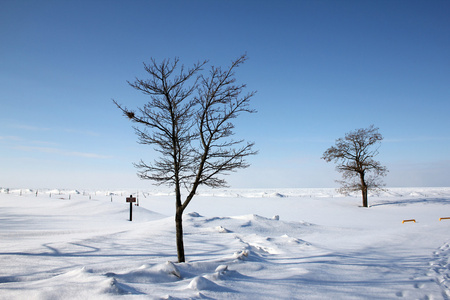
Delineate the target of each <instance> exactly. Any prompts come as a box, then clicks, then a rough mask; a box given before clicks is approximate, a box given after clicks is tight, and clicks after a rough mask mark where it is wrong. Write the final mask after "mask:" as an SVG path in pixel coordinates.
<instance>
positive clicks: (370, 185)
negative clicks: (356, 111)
mask: <svg viewBox="0 0 450 300" xmlns="http://www.w3.org/2000/svg"><path fill="white" fill-rule="evenodd" d="M381 140H383V137H382V136H381V134H380V133H378V128H375V127H374V126H373V125H371V126H369V128H361V129H357V130H355V131H351V132H349V133H347V134H345V137H344V138H339V139H337V140H336V145H335V146H332V147H330V148H328V149H327V150H326V151H325V152H324V153H323V156H322V159H324V160H325V161H327V162H330V161H334V162H335V163H336V164H337V166H336V169H337V171H338V172H340V173H342V179H343V180H342V181H337V182H339V183H341V188H340V189H339V191H340V192H341V193H346V192H350V191H361V192H362V199H363V207H368V201H367V193H368V191H369V190H376V189H380V188H381V187H382V186H384V185H383V183H382V182H381V180H380V177H382V176H385V175H386V173H387V172H388V170H387V168H386V167H385V166H382V165H381V164H380V162H378V161H375V160H374V159H373V158H374V157H375V156H376V155H378V149H379V146H377V147H376V148H374V149H373V146H376V145H378V144H379V143H380V141H381Z"/></svg>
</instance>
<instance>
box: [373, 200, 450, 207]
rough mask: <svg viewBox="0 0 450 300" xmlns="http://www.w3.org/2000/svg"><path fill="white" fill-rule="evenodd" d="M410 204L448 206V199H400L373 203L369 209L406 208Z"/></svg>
mask: <svg viewBox="0 0 450 300" xmlns="http://www.w3.org/2000/svg"><path fill="white" fill-rule="evenodd" d="M411 204H441V205H450V199H448V198H418V199H411V198H409V199H400V200H395V201H387V202H381V203H375V204H372V205H370V206H371V207H375V206H387V205H392V206H406V205H411Z"/></svg>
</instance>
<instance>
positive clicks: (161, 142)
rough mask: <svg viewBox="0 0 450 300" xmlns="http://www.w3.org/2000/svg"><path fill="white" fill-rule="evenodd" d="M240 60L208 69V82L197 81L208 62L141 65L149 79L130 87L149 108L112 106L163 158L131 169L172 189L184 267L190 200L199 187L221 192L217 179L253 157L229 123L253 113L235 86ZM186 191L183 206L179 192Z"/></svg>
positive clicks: (202, 78)
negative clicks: (188, 65) (185, 219)
mask: <svg viewBox="0 0 450 300" xmlns="http://www.w3.org/2000/svg"><path fill="white" fill-rule="evenodd" d="M246 59H247V57H246V56H245V55H242V56H241V57H239V58H238V59H237V60H235V61H233V62H232V64H231V66H230V67H229V68H228V69H225V70H222V69H221V68H220V67H211V69H210V71H209V76H206V75H201V74H200V72H201V71H202V68H203V66H204V65H205V64H206V61H204V62H202V63H197V64H194V65H193V67H191V68H188V69H185V68H184V66H179V59H178V58H175V59H174V60H173V62H171V61H170V60H163V61H162V62H161V63H159V64H158V63H157V62H156V61H155V60H153V59H152V60H151V63H150V64H144V69H145V71H146V72H147V73H148V75H149V79H146V80H142V79H138V78H136V79H135V81H134V82H128V83H129V85H130V86H131V87H133V88H134V89H136V90H138V91H140V92H142V93H144V94H145V95H146V96H149V97H150V99H149V102H148V103H147V104H145V105H144V106H143V107H141V108H138V109H137V110H129V109H127V108H126V107H124V106H122V105H120V104H119V103H117V102H116V101H115V100H113V102H114V103H115V105H116V106H117V107H118V108H119V109H120V110H121V111H122V113H123V114H124V116H126V117H127V118H129V119H130V120H131V121H132V122H133V123H135V124H136V126H135V127H134V129H135V132H136V134H137V136H138V141H139V143H141V144H145V145H153V146H154V149H155V151H156V152H158V153H159V154H160V155H161V156H160V157H159V158H158V159H156V160H155V161H154V162H153V163H151V164H148V163H145V162H144V161H143V160H141V161H140V162H139V163H136V164H135V167H136V168H138V169H139V172H138V176H139V177H140V178H142V179H148V180H152V181H154V182H155V183H156V184H168V185H170V186H174V187H175V194H176V215H175V220H176V227H177V250H178V261H179V262H183V261H184V248H183V240H182V225H181V220H182V213H183V211H184V210H185V208H186V207H187V205H188V204H189V203H190V201H191V200H192V198H193V197H194V195H195V193H196V190H197V187H198V186H199V185H206V186H210V187H221V186H225V185H226V181H225V180H224V179H222V178H219V176H220V175H224V174H226V173H228V172H233V171H235V170H237V169H242V168H247V167H248V166H249V165H248V163H246V161H245V158H246V157H247V156H249V155H254V154H256V151H253V150H252V147H253V146H254V144H253V143H247V144H246V145H245V146H241V144H242V143H243V140H233V139H232V138H231V137H232V136H233V134H234V133H233V130H234V125H233V123H232V121H233V119H234V118H236V117H238V116H239V115H240V114H241V113H243V112H248V113H253V112H255V111H254V110H252V109H250V105H249V102H250V99H251V98H252V97H253V95H254V92H250V93H248V94H246V95H242V94H243V92H244V89H245V88H246V86H245V84H241V85H238V84H236V79H235V77H234V71H235V69H236V68H237V67H239V66H240V65H241V64H243V63H244V62H245V60H246ZM181 186H185V187H186V188H187V189H188V192H189V194H188V196H187V197H186V199H185V201H184V202H183V201H182V200H181V193H180V187H181Z"/></svg>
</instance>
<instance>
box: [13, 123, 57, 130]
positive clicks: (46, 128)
mask: <svg viewBox="0 0 450 300" xmlns="http://www.w3.org/2000/svg"><path fill="white" fill-rule="evenodd" d="M11 127H14V128H17V129H23V130H30V131H49V130H51V128H48V127H39V126H32V125H26V124H11Z"/></svg>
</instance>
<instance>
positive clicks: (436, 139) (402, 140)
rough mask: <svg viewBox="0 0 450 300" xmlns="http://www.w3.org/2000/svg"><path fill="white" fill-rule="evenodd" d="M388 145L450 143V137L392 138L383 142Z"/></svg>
mask: <svg viewBox="0 0 450 300" xmlns="http://www.w3.org/2000/svg"><path fill="white" fill-rule="evenodd" d="M383 141H384V142H386V143H408V142H442V141H450V137H445V136H418V137H414V138H390V139H384V140H383Z"/></svg>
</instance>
